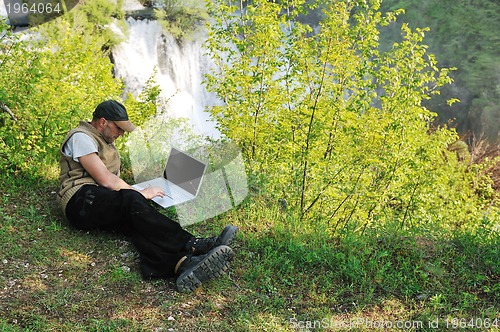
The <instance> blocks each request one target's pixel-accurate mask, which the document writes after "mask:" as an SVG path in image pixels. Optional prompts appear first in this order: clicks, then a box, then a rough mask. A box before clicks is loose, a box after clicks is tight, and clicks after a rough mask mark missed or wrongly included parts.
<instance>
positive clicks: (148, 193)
mask: <svg viewBox="0 0 500 332" xmlns="http://www.w3.org/2000/svg"><path fill="white" fill-rule="evenodd" d="M139 192H140V193H141V194H142V196H144V197H145V198H146V199H152V198H154V197H156V196H160V197H163V196H165V193H164V192H163V190H162V189H161V188H160V187H147V188H144V189H142V190H139Z"/></svg>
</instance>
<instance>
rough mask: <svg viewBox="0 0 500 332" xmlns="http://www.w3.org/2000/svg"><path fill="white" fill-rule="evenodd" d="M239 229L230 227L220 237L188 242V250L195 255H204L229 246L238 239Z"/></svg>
mask: <svg viewBox="0 0 500 332" xmlns="http://www.w3.org/2000/svg"><path fill="white" fill-rule="evenodd" d="M237 233H238V227H236V226H233V225H228V226H226V228H224V230H223V231H222V232H221V233H220V235H219V236H214V237H209V238H196V239H193V240H191V241H189V242H188V244H187V245H186V249H188V250H191V252H192V254H193V255H203V254H206V253H207V252H209V251H210V250H212V249H213V248H215V247H218V246H228V245H230V244H231V242H232V241H233V240H234V238H235V237H236V234H237Z"/></svg>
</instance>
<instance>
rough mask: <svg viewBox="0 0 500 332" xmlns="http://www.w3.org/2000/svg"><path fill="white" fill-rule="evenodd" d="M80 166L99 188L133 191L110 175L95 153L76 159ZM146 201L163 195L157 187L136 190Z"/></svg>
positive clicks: (123, 182) (116, 177) (117, 178)
mask: <svg viewBox="0 0 500 332" xmlns="http://www.w3.org/2000/svg"><path fill="white" fill-rule="evenodd" d="M78 161H79V162H80V164H81V165H82V166H83V168H85V170H86V171H87V172H88V173H89V174H90V176H91V177H92V178H93V179H94V180H95V181H96V182H97V184H99V185H100V186H103V187H106V188H109V189H111V190H120V189H133V190H136V189H135V188H133V187H131V186H130V185H129V184H128V183H127V182H125V181H123V180H122V179H121V178H120V177H118V176H116V175H115V174H113V173H111V172H110V171H109V170H108V169H107V167H106V166H105V165H104V163H103V162H102V160H101V158H99V156H98V155H97V153H91V154H88V155H85V156H81V157H79V158H78ZM138 191H139V192H140V193H141V194H142V195H143V196H144V197H145V198H146V199H151V198H153V197H156V196H164V195H165V194H164V193H163V191H162V190H161V188H158V187H149V188H145V189H143V190H138Z"/></svg>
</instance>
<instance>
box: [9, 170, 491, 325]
mask: <svg viewBox="0 0 500 332" xmlns="http://www.w3.org/2000/svg"><path fill="white" fill-rule="evenodd" d="M49 173H50V172H49ZM45 176H46V177H38V178H33V177H32V176H23V175H19V176H17V177H2V179H1V180H0V182H1V186H0V188H2V189H0V220H1V228H0V234H1V236H2V241H1V242H0V252H1V254H0V305H1V307H2V309H3V310H2V311H0V330H1V331H298V330H302V331H310V330H356V331H363V330H371V329H376V328H379V329H380V328H382V327H385V328H388V327H393V328H399V329H402V330H419V331H421V330H424V331H425V330H428V331H434V330H436V328H435V327H439V328H440V329H441V330H442V329H446V328H447V327H448V329H454V328H455V327H456V328H460V327H467V326H465V325H464V324H468V323H470V319H473V318H474V319H475V321H473V322H472V324H476V325H475V326H479V323H481V324H483V325H482V326H483V327H484V326H485V325H486V326H487V327H490V329H491V330H496V329H497V327H498V328H500V301H499V296H498V294H500V262H499V257H500V240H499V237H498V216H491V219H485V220H483V221H481V222H482V223H483V227H481V228H480V229H481V232H478V233H476V234H469V233H466V232H461V233H450V232H446V231H440V232H438V231H433V232H428V231H421V230H412V231H411V232H410V231H398V230H396V229H388V230H385V231H383V232H382V231H377V232H375V231H368V232H365V233H364V234H363V235H360V234H357V235H355V234H353V233H346V234H345V235H343V236H341V237H333V238H332V237H329V236H328V235H327V232H326V231H324V230H322V229H321V227H320V225H319V224H318V225H315V226H316V227H306V226H307V225H305V224H301V223H300V222H298V221H297V220H296V219H294V218H293V217H291V216H287V215H286V214H285V213H284V212H282V211H281V210H280V209H279V208H278V204H276V206H274V204H273V203H269V202H268V201H267V200H264V199H263V198H259V197H250V198H249V199H248V200H247V201H246V202H245V203H244V204H243V205H242V206H240V207H239V208H238V209H237V210H234V211H230V212H229V213H227V214H225V215H223V216H221V217H219V218H216V219H213V220H210V221H207V222H204V223H200V224H197V225H193V226H190V227H189V228H188V230H189V231H191V232H193V233H195V234H196V235H199V236H210V235H213V234H217V233H218V232H219V231H220V230H221V229H222V227H223V226H224V225H225V224H227V223H233V224H235V225H237V226H238V227H240V229H241V232H240V234H239V236H238V238H237V240H236V241H235V243H234V246H233V247H234V248H233V249H234V250H235V252H236V259H235V261H234V263H233V264H232V266H231V269H230V272H229V273H228V274H227V275H225V276H224V277H222V278H220V279H217V280H213V281H211V282H210V283H208V284H207V285H204V286H203V287H202V288H199V289H198V290H196V291H195V292H193V293H191V294H181V293H178V292H176V291H175V287H174V282H173V280H155V281H144V280H142V279H141V278H140V274H139V268H138V261H137V253H136V251H135V250H134V248H133V246H132V245H131V244H130V243H129V242H128V241H127V239H126V238H122V237H120V236H116V235H113V234H107V233H93V232H90V233H89V232H81V231H78V230H74V229H72V228H70V227H68V225H66V224H65V223H64V221H63V220H62V215H61V213H60V211H59V209H58V207H57V206H56V203H55V189H56V186H57V183H56V177H55V176H54V175H50V174H47V175H45ZM494 227H497V229H496V230H495V229H494ZM453 324H455V325H453ZM468 327H472V325H469V326H468Z"/></svg>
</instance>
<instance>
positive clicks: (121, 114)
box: [93, 100, 135, 131]
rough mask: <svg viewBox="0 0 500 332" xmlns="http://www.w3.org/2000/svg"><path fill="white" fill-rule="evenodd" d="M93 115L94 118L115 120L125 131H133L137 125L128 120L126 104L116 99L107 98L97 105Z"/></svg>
mask: <svg viewBox="0 0 500 332" xmlns="http://www.w3.org/2000/svg"><path fill="white" fill-rule="evenodd" d="M93 116H94V118H98V119H100V118H105V119H106V120H109V121H113V122H114V123H116V125H117V126H118V127H120V128H121V129H123V130H124V131H133V130H134V129H135V126H134V125H133V124H132V123H131V122H130V121H129V120H128V114H127V110H126V109H125V106H123V105H122V104H121V103H119V102H117V101H116V100H106V101H104V102H102V103H100V104H99V105H97V107H96V109H95V111H94V114H93Z"/></svg>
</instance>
